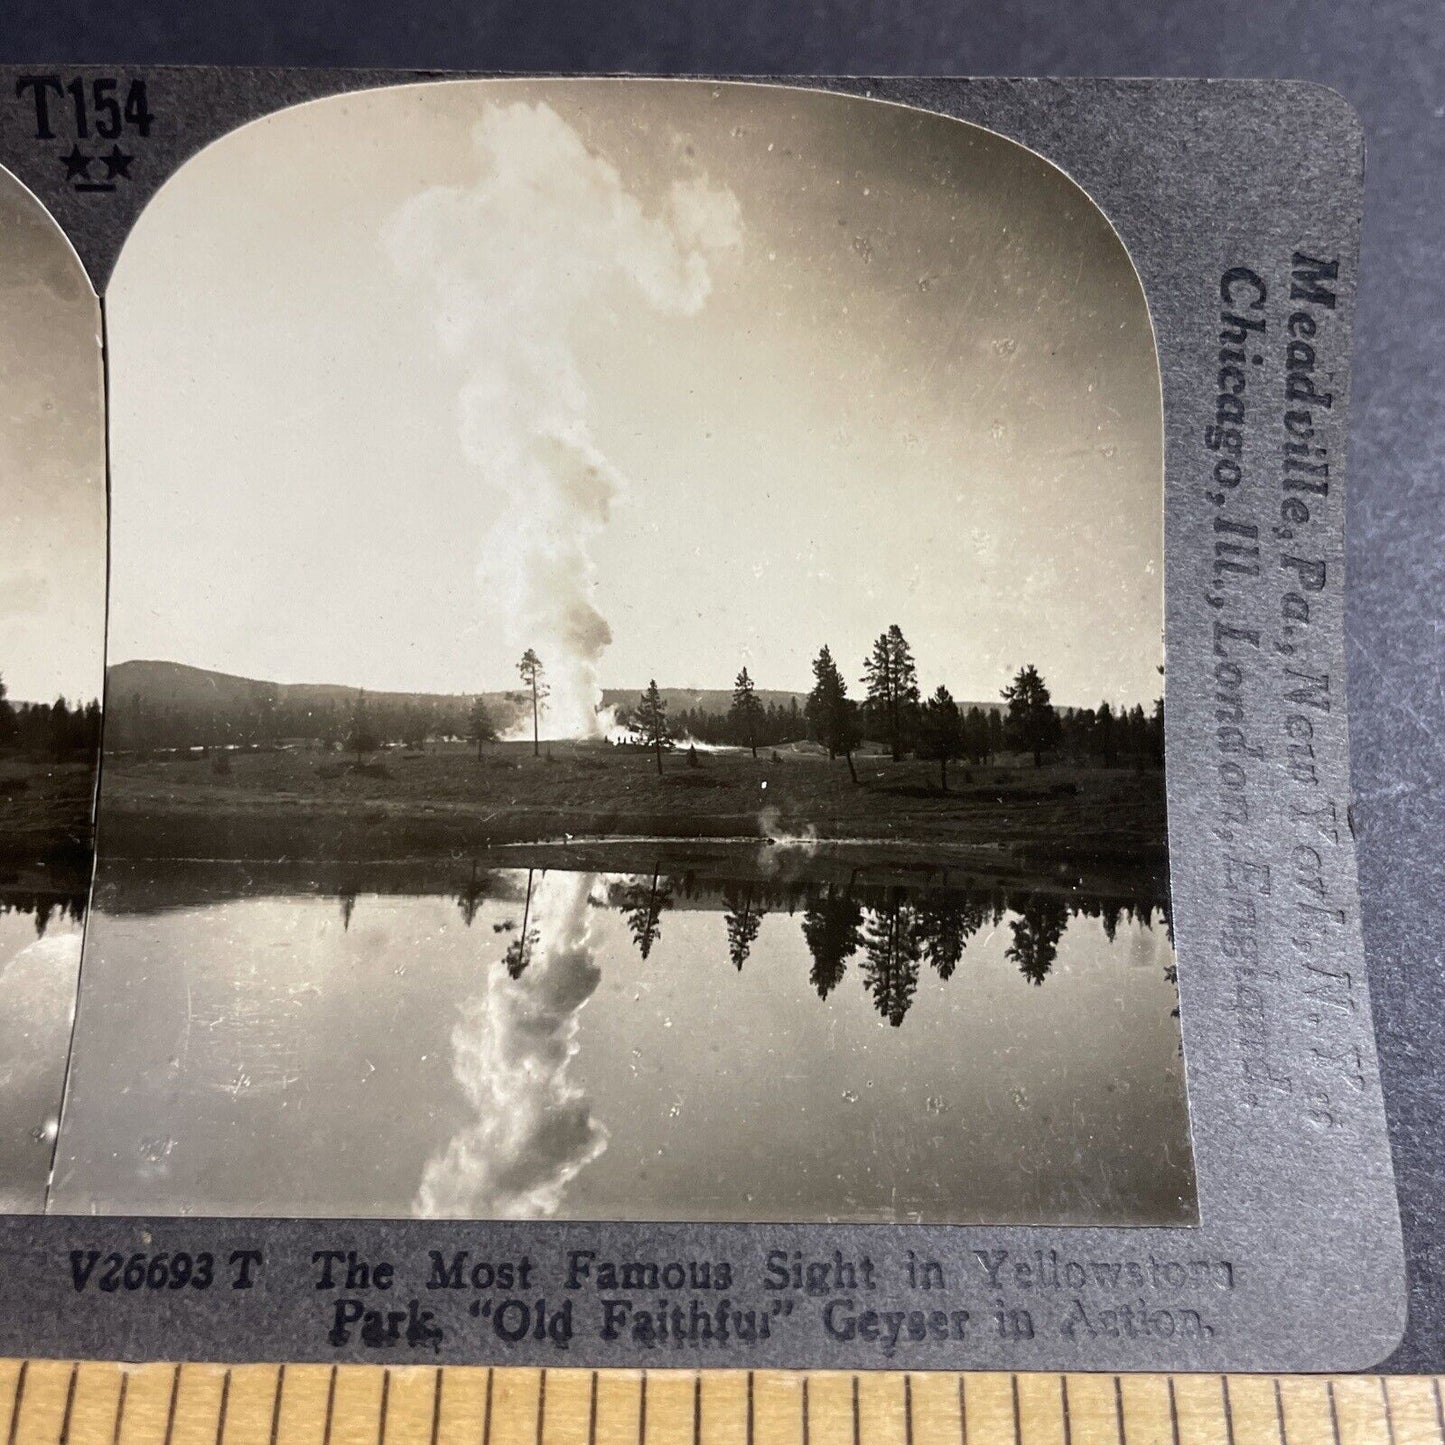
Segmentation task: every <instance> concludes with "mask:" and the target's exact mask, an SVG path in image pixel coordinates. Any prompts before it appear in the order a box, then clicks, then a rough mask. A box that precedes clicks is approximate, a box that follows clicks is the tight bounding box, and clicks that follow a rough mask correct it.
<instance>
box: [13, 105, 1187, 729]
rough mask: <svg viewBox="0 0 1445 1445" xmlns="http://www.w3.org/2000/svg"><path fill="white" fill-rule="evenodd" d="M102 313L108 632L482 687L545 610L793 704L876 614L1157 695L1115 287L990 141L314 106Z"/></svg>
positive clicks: (1142, 377) (1129, 303)
mask: <svg viewBox="0 0 1445 1445" xmlns="http://www.w3.org/2000/svg"><path fill="white" fill-rule="evenodd" d="M7 294H8V293H7ZM107 311H108V324H109V328H110V330H109V340H110V345H111V385H112V466H113V473H112V497H113V508H114V521H113V535H112V546H113V556H112V566H113V574H112V611H111V632H110V652H109V658H110V660H111V661H112V662H119V661H122V660H125V659H128V658H136V657H148V658H167V659H172V660H175V661H180V662H187V663H192V664H195V665H197V666H203V667H211V668H217V669H220V670H222V671H227V672H234V673H240V674H243V675H247V676H252V677H264V678H269V679H273V680H277V681H283V682H301V681H314V682H340V683H348V684H352V685H359V686H365V687H370V688H375V689H407V690H428V691H448V692H452V691H472V690H479V689H484V688H486V689H491V688H498V687H507V686H513V685H515V682H516V673H515V670H514V664H515V661H516V658H517V655H518V652H519V651H520V646H521V645H529V643H530V642H532V641H536V640H539V641H536V645H538V650H539V651H542V652H543V656H544V661H548V662H549V663H550V662H551V661H552V660H553V658H552V656H550V655H549V654H551V653H553V652H554V651H555V650H556V649H557V648H559V647H561V646H563V645H564V644H565V645H566V646H569V647H570V646H572V645H573V644H574V642H575V644H576V646H577V647H578V648H579V649H581V650H583V651H587V650H588V649H590V654H589V655H590V656H591V657H592V659H593V664H595V666H593V671H594V673H595V676H596V679H597V680H598V681H599V682H600V683H601V684H602V685H603V686H608V687H627V688H631V687H638V686H642V685H645V684H646V681H647V680H648V679H649V678H653V677H655V678H656V679H657V680H658V682H659V683H661V684H663V685H666V686H694V687H709V686H710V687H726V686H729V685H730V684H731V681H732V678H733V675H734V674H735V673H736V672H737V670H738V668H739V667H740V666H742V665H743V664H744V663H745V664H746V665H747V666H748V668H749V670H750V672H751V673H752V675H753V677H754V679H755V680H756V682H757V683H758V685H759V686H760V687H766V688H792V689H799V690H803V689H806V688H807V687H809V686H810V685H811V678H810V672H809V663H810V661H811V659H812V657H813V656H814V654H815V653H816V651H817V649H818V646H819V645H820V644H821V643H825V642H826V643H828V644H830V645H831V647H832V649H833V652H834V654H835V656H836V657H837V658H838V659H839V661H840V663H841V665H842V666H843V669H844V672H845V675H846V676H847V677H848V678H849V680H850V682H852V683H854V684H855V685H854V691H855V693H856V692H857V691H858V689H857V687H856V681H855V680H856V679H857V677H858V676H859V675H860V674H861V671H862V661H863V657H864V655H865V653H866V651H867V649H868V647H869V645H870V643H871V640H872V639H873V638H874V637H875V636H877V634H878V633H879V632H881V631H883V630H884V629H885V628H886V627H887V626H888V625H889V624H890V623H894V622H896V623H898V624H899V625H900V626H901V627H902V628H903V631H904V633H905V635H906V636H907V637H908V639H909V640H910V642H911V643H912V645H913V649H914V652H915V655H916V656H917V659H918V663H919V669H920V678H921V681H922V683H923V684H924V686H925V688H926V689H928V690H931V689H932V688H933V687H934V686H935V685H936V684H937V683H938V682H940V681H941V682H946V683H947V685H948V686H949V687H950V689H951V690H952V691H953V693H954V694H955V696H959V697H963V698H989V697H995V696H997V694H998V690H999V689H1000V688H1001V687H1002V686H1003V685H1004V683H1005V682H1006V681H1007V680H1008V677H1009V676H1010V675H1011V673H1012V672H1013V671H1014V670H1016V669H1017V668H1018V667H1019V666H1020V665H1021V664H1023V663H1026V662H1033V663H1036V664H1037V665H1038V666H1039V667H1040V669H1041V670H1042V672H1043V674H1044V676H1045V678H1046V680H1047V681H1048V682H1049V683H1050V685H1051V687H1052V689H1053V692H1054V696H1055V699H1056V700H1057V701H1059V702H1062V703H1077V704H1086V703H1095V702H1097V701H1099V700H1100V699H1101V698H1108V699H1110V700H1113V701H1120V702H1126V703H1133V702H1136V701H1140V702H1146V703H1147V701H1148V700H1149V699H1152V698H1153V697H1154V696H1156V695H1157V694H1158V692H1159V691H1160V690H1161V682H1160V679H1159V677H1158V675H1157V672H1156V669H1157V666H1158V664H1159V663H1160V662H1161V660H1162V642H1161V634H1162V624H1163V573H1162V507H1163V483H1162V421H1161V413H1160V398H1159V381H1158V374H1157V366H1156V362H1155V357H1154V350H1153V341H1152V336H1151V332H1150V327H1149V321H1148V315H1147V311H1146V307H1145V303H1144V299H1143V296H1142V293H1141V292H1140V290H1139V286H1138V283H1137V280H1136V278H1135V276H1134V273H1133V270H1132V268H1131V266H1130V264H1129V261H1128V258H1127V256H1126V255H1125V253H1124V250H1123V248H1122V246H1121V244H1120V243H1119V242H1118V240H1117V239H1116V238H1115V237H1114V235H1113V233H1112V231H1111V230H1110V229H1109V227H1108V225H1107V223H1106V221H1105V220H1104V219H1103V217H1102V216H1101V214H1100V213H1099V212H1098V211H1097V210H1096V209H1095V208H1094V207H1093V206H1092V204H1091V203H1090V202H1089V201H1088V200H1087V199H1086V198H1085V197H1084V196H1083V194H1082V193H1081V192H1080V191H1078V190H1077V189H1076V188H1075V187H1074V186H1073V185H1072V183H1070V182H1069V181H1067V180H1066V179H1065V178H1064V177H1063V176H1062V175H1061V174H1060V173H1059V172H1057V171H1056V170H1054V169H1053V168H1052V167H1050V166H1049V165H1047V164H1046V163H1045V162H1043V161H1041V160H1039V159H1038V158H1037V157H1034V156H1032V155H1031V154H1029V153H1028V152H1026V151H1024V150H1022V149H1021V148H1019V147H1017V146H1014V145H1013V144H1012V143H1010V142H1007V141H1005V140H1002V139H1001V138H998V137H996V136H993V135H991V134H989V133H988V132H985V131H982V130H979V129H976V128H973V127H969V126H965V125H962V124H960V123H957V122H954V121H950V120H946V119H942V118H939V117H933V116H927V115H922V114H918V113H914V112H910V111H907V110H904V109H901V108H898V107H893V106H888V105H884V104H881V103H878V102H871V101H864V100H856V99H851V98H844V97H837V96H829V95H824V94H819V93H813V92H803V91H796V90H787V89H771V88H766V87H756V86H746V85H715V84H707V83H688V82H660V81H627V80H621V81H530V80H528V81H475V82H473V81H468V82H451V83H447V84H443V85H431V86H418V87H402V88H397V89H392V90H388V91H377V92H371V93H367V94H364V95H358V96H349V97H344V98H340V99H334V100H326V101H321V102H317V103H315V104H312V105H309V106H305V107H301V108H298V109H294V110H291V111H288V112H285V113H283V114H281V115H278V116H274V117H271V118H269V119H267V120H265V121H262V122H259V123H257V124H255V125H252V126H249V127H247V128H245V129H243V130H241V131H239V132H237V133H235V134H233V135H231V136H229V137H227V138H226V139H224V140H222V141H220V142H218V143H216V144H215V145H213V146H211V147H210V148H209V149H208V150H206V151H205V152H203V153H202V154H201V155H200V156H199V157H197V158H196V159H195V160H193V161H192V162H191V163H190V164H189V165H187V166H186V167H185V168H184V169H183V170H182V171H181V172H180V173H179V174H178V175H177V176H176V177H175V178H173V179H172V180H171V181H170V182H169V183H168V184H167V185H166V186H165V187H164V188H163V190H162V191H161V192H160V194H159V195H158V196H157V197H156V199H155V200H154V201H153V202H152V203H151V205H150V206H149V207H148V209H147V210H146V212H145V213H144V215H143V216H142V218H141V220H140V222H139V224H138V225H137V227H136V229H135V231H134V233H133V235H132V237H131V239H130V240H129V242H128V243H127V245H126V247H125V250H124V251H123V253H122V256H121V258H120V262H119V264H118V266H117V268H116V271H115V276H114V280H113V282H112V284H111V288H110V293H109V296H108V298H107ZM609 633H610V638H611V641H610V642H608V641H607V640H606V638H607V635H608V634H609ZM519 644H520V645H519ZM593 664H589V665H593Z"/></svg>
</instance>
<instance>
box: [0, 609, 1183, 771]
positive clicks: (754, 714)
mask: <svg viewBox="0 0 1445 1445" xmlns="http://www.w3.org/2000/svg"><path fill="white" fill-rule="evenodd" d="M516 670H517V674H518V677H519V680H520V683H521V687H520V688H519V689H518V690H517V691H514V692H511V693H509V694H507V702H508V703H509V704H510V706H511V707H512V708H513V709H515V712H516V716H517V720H518V721H520V722H521V723H522V725H523V730H524V732H525V733H526V734H527V735H529V741H530V742H531V745H532V751H533V752H534V753H536V754H540V752H541V735H542V721H543V719H544V718H545V717H546V715H547V711H548V706H549V701H548V699H549V695H550V687H549V685H548V679H547V667H546V662H545V660H544V659H543V658H542V657H540V656H539V655H538V653H537V652H536V651H535V650H534V649H532V648H530V647H529V648H528V649H527V650H526V651H525V652H524V653H523V654H522V657H521V660H520V661H519V662H518V663H517V665H516ZM812 674H813V684H812V688H811V690H810V691H809V692H808V694H807V696H806V698H805V699H804V700H802V701H801V702H800V701H799V698H798V696H797V695H794V696H791V697H789V698H788V700H787V701H786V702H782V701H779V700H777V698H776V696H775V697H774V698H773V699H772V700H770V701H768V702H766V703H765V702H764V701H763V700H762V698H761V697H760V696H759V694H758V687H757V683H756V681H755V679H754V678H753V677H752V675H751V673H750V672H749V670H748V668H747V667H746V666H744V667H742V668H740V669H739V671H738V674H737V676H736V678H735V679H734V682H733V688H732V694H731V699H730V705H729V706H728V708H727V709H726V710H725V711H721V710H714V709H711V708H707V707H703V706H694V707H687V708H680V709H675V710H672V711H669V707H668V702H667V698H666V696H665V692H664V689H662V688H660V687H659V686H658V683H657V680H656V679H655V678H653V679H650V680H649V682H648V686H647V688H646V689H645V690H644V691H643V692H642V693H641V694H640V695H639V696H638V697H637V699H636V701H635V702H632V703H630V704H627V705H624V706H622V707H620V708H618V709H617V718H618V721H619V722H620V723H621V724H622V725H623V726H624V727H626V728H627V729H628V730H629V732H630V735H631V737H630V740H631V741H632V742H633V743H634V744H635V745H637V746H640V747H643V748H646V749H647V750H648V751H649V752H650V753H652V755H653V758H654V761H655V763H656V766H657V769H658V771H659V772H660V771H662V760H663V756H664V754H665V753H667V752H668V751H670V750H672V749H673V748H674V747H675V746H676V745H677V744H679V743H687V742H692V741H695V742H698V743H706V744H713V745H723V746H730V747H737V748H745V749H747V750H748V751H749V752H750V753H751V754H752V756H753V757H755V758H756V757H757V756H758V755H759V753H760V751H762V750H768V749H774V748H778V747H782V746H784V745H786V744H791V743H797V742H802V741H809V742H812V743H814V744H817V745H819V746H821V747H822V748H823V749H825V750H826V752H827V754H828V756H829V758H830V759H833V760H835V761H836V760H839V759H841V760H842V761H843V762H844V763H845V764H846V765H847V767H848V769H849V772H850V775H851V776H852V777H853V778H854V779H855V780H856V779H857V766H856V762H855V754H856V753H857V752H858V751H859V749H861V748H863V747H864V746H865V744H866V745H867V746H868V748H869V751H870V752H872V753H876V751H877V750H878V749H883V750H885V751H886V753H887V754H888V756H889V757H891V758H892V759H893V760H894V761H895V762H901V761H903V760H904V759H907V758H916V759H920V760H926V761H929V762H933V763H936V764H937V766H938V773H939V783H940V785H941V786H942V787H943V788H944V789H945V790H946V789H947V788H948V780H949V767H950V765H951V764H954V763H966V764H973V765H978V764H984V763H988V762H990V761H992V760H994V759H996V758H998V757H999V756H1000V755H1001V754H1004V753H1009V754H1023V755H1025V756H1027V757H1029V758H1031V759H1032V761H1033V763H1034V765H1035V766H1036V767H1042V766H1043V764H1044V762H1045V761H1046V760H1049V759H1062V760H1067V761H1070V762H1073V763H1076V764H1077V763H1088V764H1094V765H1098V766H1102V767H1117V766H1124V765H1133V766H1155V767H1160V766H1162V765H1163V761H1164V705H1163V700H1162V699H1157V700H1156V701H1155V702H1154V705H1153V707H1152V709H1151V710H1150V711H1149V712H1147V713H1146V712H1145V710H1144V708H1143V706H1142V705H1140V704H1135V705H1134V706H1133V707H1130V708H1124V707H1119V708H1115V707H1114V706H1113V705H1111V704H1110V703H1108V702H1103V703H1100V704H1099V706H1098V707H1096V708H1088V707H1085V708H1072V707H1064V708H1061V707H1058V706H1056V705H1055V703H1054V701H1053V698H1052V695H1051V693H1050V690H1049V686H1048V683H1047V682H1046V680H1045V679H1044V677H1043V676H1042V675H1041V674H1040V672H1039V670H1038V668H1037V667H1036V666H1034V665H1032V664H1028V665H1025V666H1023V667H1020V668H1019V669H1018V671H1017V672H1016V673H1015V674H1014V676H1013V677H1012V678H1011V679H1010V680H1009V681H1008V682H1007V684H1006V685H1005V686H1004V687H1003V688H1002V689H1001V690H1000V693H999V701H998V702H997V703H993V704H983V705H980V704H979V703H962V702H959V701H958V700H957V699H956V698H955V697H954V695H953V693H952V692H951V691H950V690H949V688H948V687H947V686H946V685H945V684H942V683H940V684H939V685H938V686H937V687H936V688H935V689H934V690H933V692H932V693H930V694H929V695H928V696H926V697H925V696H924V695H923V692H922V689H921V687H920V684H919V674H918V664H917V662H916V660H915V659H914V656H913V650H912V648H911V647H910V645H909V643H908V640H907V638H906V637H905V636H904V634H903V630H902V628H901V627H899V625H898V624H897V623H893V624H892V625H890V626H889V627H888V628H887V629H886V630H884V631H883V632H881V633H879V635H878V637H877V639H876V640H875V641H874V643H873V646H872V648H871V649H870V650H869V652H868V654H867V656H865V657H864V658H863V659H861V663H860V671H859V672H858V674H857V675H856V678H855V677H853V676H850V669H848V668H847V666H846V664H845V663H841V662H840V661H839V660H838V659H837V658H836V657H835V656H834V654H833V652H832V649H831V648H830V647H828V646H826V645H825V646H823V647H821V648H820V649H819V650H818V653H817V655H816V656H815V657H814V659H813V662H812ZM855 689H856V694H855ZM109 703H110V709H111V717H110V722H109V728H108V731H107V734H106V737H107V746H109V747H112V748H114V749H118V750H125V749H130V748H187V747H197V746H200V747H205V746H220V747H227V746H229V747H246V746H259V747H264V746H269V745H275V744H277V743H280V742H283V741H293V742H294V741H310V742H315V743H319V744H321V745H322V746H328V747H332V748H335V749H337V750H344V751H348V752H353V753H355V754H356V755H357V756H358V758H360V757H363V756H365V755H366V754H367V753H369V752H372V751H374V750H376V749H378V748H382V747H387V746H395V745H400V746H405V747H409V748H413V749H420V748H424V747H426V746H427V744H428V743H429V742H432V741H435V740H453V741H455V740H465V741H467V742H470V743H473V744H475V745H476V747H477V749H478V751H479V753H480V752H481V751H482V750H483V749H484V747H485V745H486V744H487V743H489V742H493V741H495V740H496V738H497V737H498V734H499V729H500V723H499V720H498V719H497V718H496V717H495V716H494V715H493V713H492V711H491V710H490V709H489V708H488V706H487V703H486V702H485V701H484V700H483V698H482V697H481V696H476V697H466V696H459V697H448V698H435V697H433V698H428V697H411V698H407V697H398V696H397V695H395V694H388V695H379V696H371V695H368V694H367V692H366V691H365V690H364V689H360V690H358V691H357V692H356V693H355V694H353V695H352V697H351V699H350V701H346V700H342V699H335V698H332V699H327V700H320V701H301V700H298V699H296V698H294V697H286V696H283V695H282V693H281V692H280V690H279V689H277V688H275V687H273V686H271V685H269V684H256V685H255V686H254V687H253V688H252V689H251V691H250V692H249V693H248V694H247V696H246V697H245V698H244V699H242V700H236V701H231V702H230V703H228V704H227V705H226V706H224V707H217V708H213V709H210V710H206V709H200V708H197V707H195V706H188V707H186V706H168V705H166V704H163V703H157V702H154V701H152V700H150V699H146V698H142V697H140V696H139V695H134V696H131V697H124V696H121V697H113V698H111V699H110V700H109ZM55 708H59V709H61V711H60V712H59V713H54V709H46V708H44V707H39V708H36V707H32V706H29V705H26V707H25V708H23V709H15V708H10V709H9V710H8V712H7V710H6V709H7V704H5V703H4V702H3V694H0V746H3V745H4V740H5V737H6V733H5V728H6V725H7V720H8V721H9V726H10V729H11V731H12V733H13V732H16V731H18V730H19V723H20V719H21V717H22V714H23V715H24V716H25V718H26V719H28V726H29V728H30V731H31V732H32V733H34V732H37V731H42V732H43V730H44V728H45V727H46V726H49V727H51V729H52V731H53V732H57V733H63V732H64V731H65V727H66V726H67V719H71V720H72V721H73V720H74V719H77V718H80V713H79V712H78V711H70V712H67V711H66V710H65V705H64V701H63V700H61V702H59V703H57V704H55ZM47 713H54V717H53V718H52V717H47V716H43V715H44V714H47ZM31 714H35V715H34V716H31ZM84 719H88V720H89V721H88V722H84V720H83V719H82V722H83V723H84V726H92V727H98V721H99V707H98V705H96V704H90V706H89V707H88V708H87V709H85V711H84ZM73 726H74V727H75V728H76V733H77V735H84V732H83V726H82V723H81V722H73ZM78 745H79V744H78ZM90 745H91V746H93V743H92V744H90Z"/></svg>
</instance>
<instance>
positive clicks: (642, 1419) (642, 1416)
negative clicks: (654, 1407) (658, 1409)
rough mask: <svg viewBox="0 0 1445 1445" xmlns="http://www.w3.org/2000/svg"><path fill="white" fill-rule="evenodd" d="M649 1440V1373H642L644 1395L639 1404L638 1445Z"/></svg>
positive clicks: (642, 1444) (643, 1444)
mask: <svg viewBox="0 0 1445 1445" xmlns="http://www.w3.org/2000/svg"><path fill="white" fill-rule="evenodd" d="M646 1440H647V1371H646V1370H644V1371H643V1372H642V1394H641V1398H640V1399H639V1400H638V1402H637V1445H645V1442H646Z"/></svg>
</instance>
